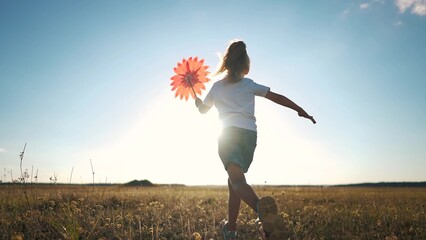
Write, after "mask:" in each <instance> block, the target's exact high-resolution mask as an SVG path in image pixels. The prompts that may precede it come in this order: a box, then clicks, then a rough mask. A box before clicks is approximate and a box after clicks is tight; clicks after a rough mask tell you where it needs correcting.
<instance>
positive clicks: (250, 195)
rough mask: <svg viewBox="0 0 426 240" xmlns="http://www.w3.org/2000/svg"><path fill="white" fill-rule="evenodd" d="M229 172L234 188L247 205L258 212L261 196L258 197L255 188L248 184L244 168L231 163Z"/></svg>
mask: <svg viewBox="0 0 426 240" xmlns="http://www.w3.org/2000/svg"><path fill="white" fill-rule="evenodd" d="M227 172H228V176H229V180H230V181H231V185H232V189H233V190H234V191H235V192H236V193H238V194H239V195H240V197H241V199H242V200H243V201H244V202H245V203H247V205H249V206H250V207H251V208H252V209H253V210H254V211H255V212H257V209H256V208H257V202H258V201H259V197H257V195H256V193H255V192H254V190H253V188H252V187H251V186H250V185H248V184H247V182H246V177H245V176H244V172H243V170H242V169H241V168H240V167H239V166H237V165H235V164H233V163H230V164H229V165H228V169H227ZM230 193H231V192H230ZM237 215H238V214H237Z"/></svg>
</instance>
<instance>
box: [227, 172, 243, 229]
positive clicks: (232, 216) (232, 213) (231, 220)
mask: <svg viewBox="0 0 426 240" xmlns="http://www.w3.org/2000/svg"><path fill="white" fill-rule="evenodd" d="M228 189H229V200H228V225H227V227H228V230H229V231H235V230H236V228H237V217H238V214H239V213H240V205H241V196H240V194H238V193H237V192H236V191H235V190H234V189H233V187H232V184H231V180H230V179H228Z"/></svg>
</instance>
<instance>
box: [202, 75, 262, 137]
mask: <svg viewBox="0 0 426 240" xmlns="http://www.w3.org/2000/svg"><path fill="white" fill-rule="evenodd" d="M268 91H269V87H266V86H263V85H260V84H257V83H255V82H254V81H253V80H251V79H249V78H243V79H241V80H240V81H238V82H235V83H227V82H226V80H224V79H222V80H220V81H217V82H215V83H214V84H213V87H212V88H211V89H210V91H209V93H208V94H207V96H206V98H205V99H204V104H205V105H207V106H209V107H212V106H213V105H214V106H216V108H217V110H218V111H219V119H220V120H221V121H222V127H223V128H226V127H229V126H234V127H239V128H244V129H249V130H252V131H256V118H255V116H254V97H255V96H261V97H265V95H266V93H268Z"/></svg>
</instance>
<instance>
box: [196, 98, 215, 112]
mask: <svg viewBox="0 0 426 240" xmlns="http://www.w3.org/2000/svg"><path fill="white" fill-rule="evenodd" d="M195 106H196V107H197V108H198V111H199V112H200V113H202V114H204V113H207V112H208V111H209V110H210V108H211V107H210V106H208V105H206V104H204V103H203V100H201V99H199V98H196V99H195Z"/></svg>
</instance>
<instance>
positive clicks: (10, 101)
mask: <svg viewBox="0 0 426 240" xmlns="http://www.w3.org/2000/svg"><path fill="white" fill-rule="evenodd" d="M0 35H1V38H0V167H1V169H0V170H1V172H0V173H1V178H0V179H1V180H3V181H10V179H11V173H12V177H13V178H15V179H16V178H18V177H19V175H20V171H19V153H20V151H22V148H23V146H24V144H25V143H27V149H26V153H25V157H24V161H23V166H24V169H28V171H29V172H31V169H33V175H35V172H36V171H37V169H38V177H39V181H43V182H48V181H49V178H50V177H51V176H53V175H54V174H55V175H57V176H58V181H59V182H69V181H70V180H71V181H72V182H74V183H82V182H91V179H92V175H91V173H92V172H91V166H90V159H91V160H92V162H93V166H94V170H95V181H96V182H127V181H130V180H133V179H145V178H146V179H149V180H151V181H153V182H157V183H183V184H190V185H198V184H226V178H227V177H226V173H225V171H224V170H223V167H222V165H221V162H220V160H219V157H218V156H217V146H216V139H217V136H218V134H219V132H220V124H219V122H218V121H219V120H218V119H217V113H216V110H214V109H213V111H211V112H209V113H208V114H207V115H200V114H198V113H197V111H196V109H195V107H194V104H193V102H192V101H188V102H185V101H181V100H178V99H175V98H174V93H173V92H171V91H170V89H171V87H170V86H169V84H170V82H171V81H170V77H171V76H173V74H174V73H173V67H174V66H175V65H176V63H177V62H178V61H180V60H181V59H182V58H187V57H190V56H198V57H200V58H204V59H205V61H206V63H207V64H208V65H209V66H210V71H212V72H213V71H214V70H215V69H216V67H217V64H218V62H219V58H218V53H223V52H224V50H225V49H226V47H227V45H228V42H229V41H230V40H232V39H236V38H238V39H242V40H244V41H245V42H246V44H247V47H248V48H247V50H248V53H249V55H250V58H251V71H250V73H249V75H248V77H250V78H252V79H254V80H255V81H256V82H258V83H261V84H264V85H267V86H269V87H271V90H273V91H275V92H278V93H281V94H283V95H285V96H287V97H289V98H290V99H292V100H294V101H295V102H296V103H298V104H299V105H301V106H302V107H303V108H304V109H305V110H306V111H307V112H308V113H310V114H311V115H313V116H314V117H315V119H316V120H317V122H318V123H317V124H316V125H312V124H311V123H310V122H309V121H307V120H305V119H301V118H299V117H298V116H297V114H295V113H294V112H293V111H291V110H289V109H284V108H282V107H280V106H278V105H275V104H273V103H272V102H269V101H267V100H266V99H262V98H259V99H257V102H256V106H257V108H256V116H257V119H258V131H259V132H258V147H257V149H256V153H255V160H254V162H253V165H252V167H251V169H250V171H249V172H248V174H247V178H248V181H249V183H254V184H263V183H269V184H339V183H356V182H378V181H425V180H426V179H425V175H424V173H425V172H426V149H425V146H426V124H425V120H424V119H426V107H425V103H426V93H425V89H426V82H425V79H426V78H425V75H426V72H425V71H426V70H425V69H426V47H425V42H426V2H425V1H424V0H396V1H390V0H388V1H386V0H364V1H341V0H328V1H325V0H322V1H190V0H188V1H187V0H185V1H37V2H34V1H1V3H0ZM216 80H218V79H217V78H216V77H212V81H211V82H209V83H208V84H207V89H209V88H210V87H211V85H212V84H213V82H214V81H216ZM204 94H205V93H204ZM203 96H204V95H203ZM72 169H74V171H73V175H71V170H72ZM70 178H71V179H70Z"/></svg>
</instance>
